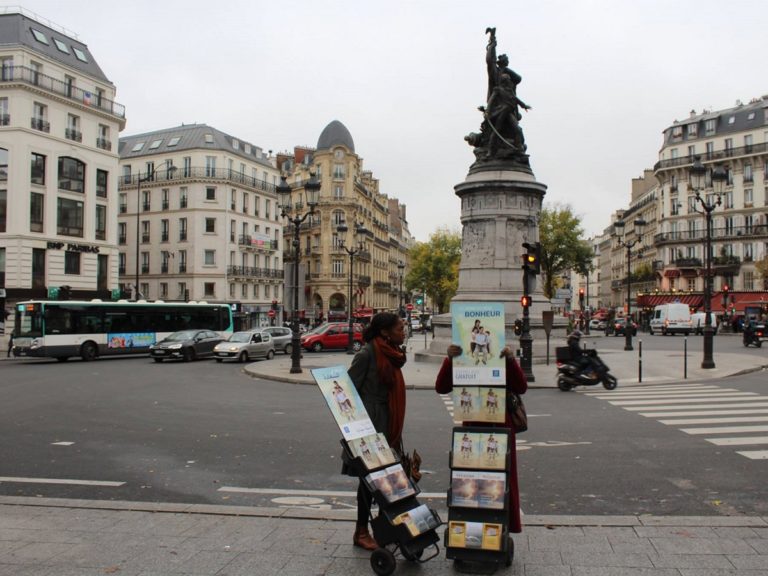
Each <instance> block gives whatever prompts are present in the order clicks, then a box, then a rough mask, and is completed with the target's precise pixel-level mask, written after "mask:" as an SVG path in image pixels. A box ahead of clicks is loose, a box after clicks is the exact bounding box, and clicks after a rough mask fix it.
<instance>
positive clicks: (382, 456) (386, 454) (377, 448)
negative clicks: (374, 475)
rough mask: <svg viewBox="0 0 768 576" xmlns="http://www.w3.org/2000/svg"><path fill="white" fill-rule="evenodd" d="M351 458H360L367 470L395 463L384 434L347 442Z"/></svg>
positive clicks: (395, 457)
mask: <svg viewBox="0 0 768 576" xmlns="http://www.w3.org/2000/svg"><path fill="white" fill-rule="evenodd" d="M347 446H349V450H350V451H351V452H352V456H356V457H360V458H361V459H362V461H363V463H364V464H365V467H366V468H367V469H368V470H373V469H374V468H381V467H382V466H389V465H391V464H394V463H395V462H397V456H395V453H394V452H393V451H392V448H390V447H389V444H388V443H387V439H386V438H385V437H384V434H373V435H371V436H363V437H362V438H355V439H354V440H349V441H347Z"/></svg>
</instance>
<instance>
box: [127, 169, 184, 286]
mask: <svg viewBox="0 0 768 576" xmlns="http://www.w3.org/2000/svg"><path fill="white" fill-rule="evenodd" d="M176 170H178V168H176V166H171V165H170V164H166V165H165V179H166V180H169V179H171V178H172V177H173V173H174V172H176ZM156 172H157V170H156V169H155V166H154V164H153V165H152V169H151V170H149V171H148V172H147V173H146V174H145V175H144V178H142V177H141V172H139V174H138V179H137V182H136V280H135V284H134V289H135V290H136V294H135V296H136V297H135V298H134V300H138V299H139V238H140V230H139V228H140V220H141V185H142V184H144V183H145V182H151V181H152V180H154V179H155V173H156Z"/></svg>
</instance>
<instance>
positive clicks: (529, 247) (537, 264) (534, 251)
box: [523, 242, 541, 275]
mask: <svg viewBox="0 0 768 576" xmlns="http://www.w3.org/2000/svg"><path fill="white" fill-rule="evenodd" d="M523 248H525V250H526V252H525V254H523V268H525V269H526V270H528V273H529V274H533V275H537V274H540V273H541V244H540V243H539V242H534V243H533V244H531V243H530V242H523Z"/></svg>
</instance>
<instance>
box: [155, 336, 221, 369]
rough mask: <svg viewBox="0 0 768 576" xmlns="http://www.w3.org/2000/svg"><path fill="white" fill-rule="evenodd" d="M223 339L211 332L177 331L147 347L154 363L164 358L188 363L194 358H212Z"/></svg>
mask: <svg viewBox="0 0 768 576" xmlns="http://www.w3.org/2000/svg"><path fill="white" fill-rule="evenodd" d="M222 340H223V338H222V337H221V336H219V335H218V334H217V333H216V332H213V331H212V330H179V331H178V332H174V333H173V334H171V335H170V336H167V337H165V338H163V339H162V340H160V342H157V343H156V344H153V345H152V346H150V347H149V355H150V356H152V358H153V359H154V361H155V362H162V361H163V360H165V359H166V358H172V359H179V358H181V359H183V360H184V361H185V362H190V361H191V360H194V359H196V358H204V357H206V356H213V349H214V347H215V346H216V344H218V343H219V342H221V341H222Z"/></svg>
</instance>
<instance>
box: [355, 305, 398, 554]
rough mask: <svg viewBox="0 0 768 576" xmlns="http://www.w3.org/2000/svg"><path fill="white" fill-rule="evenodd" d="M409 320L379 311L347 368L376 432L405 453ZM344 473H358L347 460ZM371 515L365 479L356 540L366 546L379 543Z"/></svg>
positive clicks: (371, 547)
mask: <svg viewBox="0 0 768 576" xmlns="http://www.w3.org/2000/svg"><path fill="white" fill-rule="evenodd" d="M405 330H406V328H405V324H404V322H403V320H402V318H400V316H398V315H397V314H395V313H393V312H380V313H379V314H376V315H375V316H374V317H373V318H372V319H371V322H370V324H368V326H367V327H366V329H365V331H364V332H363V340H365V342H366V344H365V346H363V347H362V348H361V349H360V351H359V352H358V353H357V354H355V357H354V358H353V359H352V364H351V366H350V367H349V370H348V371H347V372H348V373H349V377H350V378H351V379H352V382H354V384H355V388H357V391H358V393H359V394H360V399H361V400H362V401H363V405H364V406H365V409H366V411H367V412H368V416H369V417H370V418H371V422H373V426H374V428H376V432H379V433H382V434H384V437H385V438H386V439H387V442H388V443H389V446H390V447H391V448H392V449H393V450H395V451H396V452H398V455H402V452H401V451H402V437H403V424H404V423H405V380H404V379H403V372H402V367H403V366H404V365H405V360H406V355H405V350H404V349H403V347H402V345H403V342H404V341H405ZM341 472H342V474H346V475H348V476H356V474H355V473H354V472H353V471H352V470H351V469H350V466H349V465H348V464H347V463H345V464H343V466H342V469H341ZM370 515H371V493H370V491H369V490H368V488H367V487H366V486H365V485H364V484H363V481H362V479H361V480H360V484H359V486H358V488H357V523H356V525H355V534H354V536H353V538H352V543H353V544H354V545H355V546H358V547H360V548H364V549H365V550H376V549H377V548H378V547H379V545H378V544H377V543H376V540H374V539H373V537H372V536H371V534H370V532H369V531H368V519H369V518H370Z"/></svg>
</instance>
